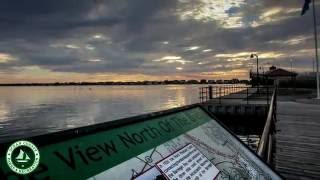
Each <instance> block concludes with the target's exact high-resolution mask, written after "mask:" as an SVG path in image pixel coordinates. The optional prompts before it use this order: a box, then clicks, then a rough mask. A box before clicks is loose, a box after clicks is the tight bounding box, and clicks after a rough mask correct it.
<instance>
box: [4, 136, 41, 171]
mask: <svg viewBox="0 0 320 180" xmlns="http://www.w3.org/2000/svg"><path fill="white" fill-rule="evenodd" d="M6 160H7V164H8V166H9V168H10V169H11V170H12V171H14V172H15V173H17V174H29V173H31V172H33V171H34V170H35V169H36V168H37V167H38V165H39V162H40V152H39V150H38V148H37V147H36V146H35V145H34V144H33V143H31V142H30V141H17V142H15V143H13V144H12V145H11V146H10V147H9V149H8V150H7V153H6Z"/></svg>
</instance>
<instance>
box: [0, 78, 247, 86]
mask: <svg viewBox="0 0 320 180" xmlns="http://www.w3.org/2000/svg"><path fill="white" fill-rule="evenodd" d="M249 83H250V81H248V80H238V79H232V80H217V81H215V80H200V81H198V80H172V81H169V80H168V81H167V80H166V81H137V82H56V83H4V84H0V86H114V85H188V84H249Z"/></svg>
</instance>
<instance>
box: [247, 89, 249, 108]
mask: <svg viewBox="0 0 320 180" xmlns="http://www.w3.org/2000/svg"><path fill="white" fill-rule="evenodd" d="M247 104H249V88H247Z"/></svg>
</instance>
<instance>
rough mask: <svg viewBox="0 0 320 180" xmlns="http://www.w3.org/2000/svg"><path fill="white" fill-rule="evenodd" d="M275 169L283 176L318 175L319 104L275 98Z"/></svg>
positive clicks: (315, 176) (319, 168)
mask: <svg viewBox="0 0 320 180" xmlns="http://www.w3.org/2000/svg"><path fill="white" fill-rule="evenodd" d="M277 112H278V114H277V115H278V116H277V122H276V130H277V132H276V135H275V140H276V142H275V152H274V157H273V164H274V166H275V169H276V170H277V171H278V172H279V173H280V174H282V175H283V176H284V177H285V178H287V179H303V180H308V179H320V105H316V104H306V103H297V102H293V101H278V111H277Z"/></svg>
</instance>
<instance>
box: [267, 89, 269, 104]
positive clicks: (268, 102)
mask: <svg viewBox="0 0 320 180" xmlns="http://www.w3.org/2000/svg"><path fill="white" fill-rule="evenodd" d="M267 104H268V105H269V86H267Z"/></svg>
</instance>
